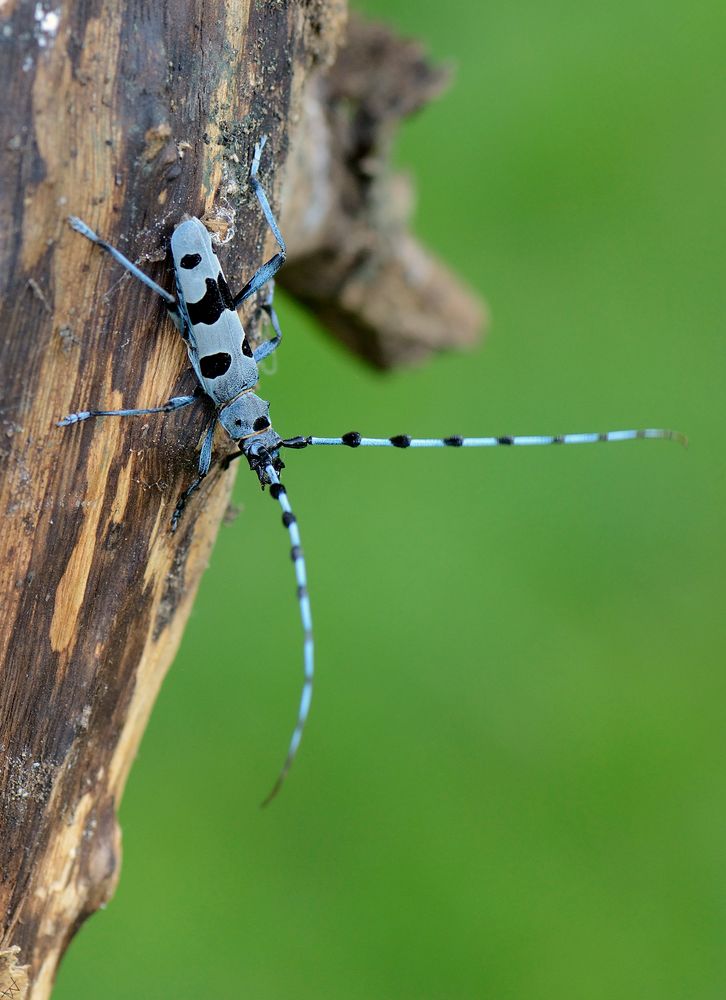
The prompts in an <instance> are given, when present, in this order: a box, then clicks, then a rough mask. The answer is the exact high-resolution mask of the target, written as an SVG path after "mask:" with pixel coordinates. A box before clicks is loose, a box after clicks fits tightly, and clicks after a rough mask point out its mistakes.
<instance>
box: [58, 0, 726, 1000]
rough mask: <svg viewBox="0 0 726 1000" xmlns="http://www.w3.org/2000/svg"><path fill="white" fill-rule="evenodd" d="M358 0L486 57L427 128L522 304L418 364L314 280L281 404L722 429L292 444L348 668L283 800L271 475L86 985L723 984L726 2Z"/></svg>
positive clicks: (441, 166) (456, 993)
mask: <svg viewBox="0 0 726 1000" xmlns="http://www.w3.org/2000/svg"><path fill="white" fill-rule="evenodd" d="M358 6H359V7H360V8H362V9H364V10H367V11H369V12H370V13H371V14H374V15H377V16H384V17H385V18H387V19H388V20H390V21H391V22H393V23H394V24H397V25H398V26H399V27H400V28H401V29H402V30H403V31H404V32H405V33H407V34H410V35H414V36H417V37H419V38H421V39H422V40H424V41H425V43H426V44H427V46H428V47H429V49H430V51H431V53H432V54H433V55H434V56H435V57H436V58H437V59H439V60H453V61H454V63H455V65H456V67H457V74H456V81H455V84H454V86H453V87H452V88H451V89H450V90H449V92H448V93H447V94H446V95H445V96H444V97H443V99H441V100H440V101H439V102H438V103H437V104H436V105H434V106H432V107H431V108H430V109H427V110H426V111H425V112H424V113H422V114H421V115H420V116H419V117H418V118H417V119H416V120H415V121H413V122H412V123H410V124H409V125H408V126H407V128H406V130H405V132H404V134H403V135H402V138H401V140H400V143H399V145H398V150H397V158H398V162H399V163H400V164H401V165H402V166H405V167H406V168H408V169H410V170H411V171H412V172H414V173H415V175H416V177H417V182H418V189H419V195H420V198H419V208H418V213H417V221H416V228H417V231H418V232H419V233H420V235H421V236H422V238H424V239H425V240H426V241H427V242H428V243H429V244H430V245H431V246H432V247H433V248H435V249H436V250H437V252H438V253H439V254H441V255H442V256H443V257H444V258H445V259H446V260H448V261H449V262H450V263H451V265H452V266H453V267H454V268H455V269H456V270H457V271H458V272H459V273H460V274H461V275H463V276H464V277H465V278H466V279H467V280H468V281H469V282H470V283H471V284H472V285H474V286H476V287H477V288H479V289H480V290H481V292H482V293H483V294H484V295H485V296H486V298H487V300H488V302H489V303H490V306H491V310H492V317H493V323H492V327H491V333H490V336H489V337H488V339H487V340H486V342H485V344H484V345H483V346H482V347H480V348H479V349H477V350H475V351H474V352H473V353H471V354H468V355H458V356H448V357H445V358H439V359H437V360H434V361H433V362H431V363H430V364H428V365H427V366H426V367H424V368H422V369H420V370H417V371H406V372H399V373H396V374H394V375H388V376H381V375H378V374H375V373H372V372H371V371H369V370H367V369H366V368H364V367H363V366H362V365H361V364H359V363H358V362H357V361H356V360H355V359H353V358H352V357H350V356H349V355H347V354H345V353H343V352H342V351H341V350H340V349H338V347H336V346H335V345H334V344H333V343H332V342H331V341H330V340H329V339H328V338H327V337H325V336H323V335H321V333H320V332H319V331H318V329H316V326H315V324H314V322H313V321H312V320H311V319H310V318H309V317H308V316H306V315H304V314H303V313H302V312H301V311H300V310H299V309H298V308H297V307H296V306H295V305H294V304H291V303H289V302H283V304H282V305H281V308H280V311H281V314H282V321H283V325H284V329H285V331H286V339H285V344H284V346H283V349H282V350H281V351H280V353H279V362H278V371H277V374H276V375H275V376H274V377H270V378H269V379H268V380H266V382H265V384H264V394H265V396H266V397H267V398H269V399H271V400H272V401H273V416H274V420H275V423H276V426H277V427H278V429H279V430H280V431H282V432H283V433H291V434H293V433H317V434H322V435H325V434H338V433H341V432H344V431H347V430H350V429H353V428H355V429H358V430H360V431H365V432H367V433H369V434H372V435H388V434H392V433H399V432H402V431H406V432H409V433H412V434H414V433H415V434H420V435H426V436H428V435H440V434H454V433H462V434H468V435H477V434H486V433H495V434H503V433H536V432H563V431H578V430H590V429H595V430H599V429H606V428H620V427H630V426H641V425H645V426H647V425H664V426H674V427H677V428H679V429H682V430H684V431H687V432H688V434H689V436H690V439H691V444H690V448H689V449H688V450H687V451H686V450H683V449H681V448H678V447H677V446H675V445H669V444H665V443H641V442H637V443H635V444H631V445H613V446H602V447H593V448H582V449H577V448H569V449H567V448H563V449H549V450H537V449H531V450H527V449H524V450H521V451H514V450H511V449H501V450H500V451H497V452H481V451H469V452H460V451H447V452H444V453H439V452H379V451H373V450H371V451H370V452H351V451H349V450H346V449H340V450H330V451H328V450H323V449H321V450H320V451H312V452H309V453H300V454H291V455H290V456H289V459H288V469H287V474H286V480H287V484H288V487H289V490H290V496H291V499H292V503H293V506H294V508H295V511H296V513H297V515H298V518H299V521H300V525H301V530H302V534H303V541H304V543H305V549H306V553H307V557H308V571H309V576H310V581H311V592H312V596H313V611H314V616H315V624H316V635H317V666H318V682H317V691H316V698H315V702H314V711H313V713H312V716H311V721H310V725H309V728H308V731H307V734H306V738H305V741H304V744H303V749H302V753H301V756H300V758H299V760H298V763H297V765H296V767H295V769H294V771H293V773H292V774H291V778H290V780H289V782H288V784H287V786H286V788H285V790H284V794H283V795H282V796H281V797H280V799H279V800H278V801H277V802H276V803H275V804H274V806H273V807H271V808H270V809H268V810H266V811H261V810H260V809H259V807H258V804H259V802H260V800H261V799H262V797H263V796H264V795H265V793H266V792H267V791H268V789H269V787H270V784H271V782H272V780H273V779H274V776H275V774H276V773H277V769H278V767H279V765H280V762H281V759H282V757H283V755H284V751H285V748H286V746H287V742H288V739H289V735H290V730H291V726H292V723H293V720H294V715H295V711H296V707H297V701H298V697H299V688H300V678H301V662H300V661H301V641H300V630H299V623H298V619H297V609H296V605H295V598H294V586H293V578H292V569H291V565H290V562H289V559H288V555H287V547H288V543H287V540H286V539H285V538H284V537H283V535H282V534H281V532H280V526H279V514H278V513H276V512H275V511H274V510H273V509H272V508H271V506H270V501H269V500H267V499H264V498H263V497H261V495H260V494H259V491H258V489H257V488H256V486H255V483H254V482H253V481H252V480H251V478H250V476H249V474H245V473H244V471H242V473H241V475H240V478H239V480H238V484H237V490H236V499H237V501H238V502H239V503H240V504H243V505H244V512H243V514H242V516H241V517H240V518H238V520H237V522H236V523H235V524H233V525H231V526H228V527H225V528H223V529H222V532H221V536H220V544H219V545H218V547H217V550H216V552H215V554H214V558H213V560H212V565H211V567H210V569H209V572H208V573H207V575H206V577H205V580H204V582H203V586H202V589H201V593H200V595H199V600H198V601H197V604H196V607H195V610H194V613H193V615H192V619H191V621H190V623H189V627H188V629H187V632H186V636H185V638H184V643H183V646H182V650H181V653H180V655H179V657H178V659H177V662H176V664H175V666H174V668H173V669H172V671H171V673H170V675H169V677H168V679H167V681H166V682H165V685H164V688H163V691H162V693H161V697H160V699H159V702H158V705H157V707H156V709H155V712H154V715H153V717H152V720H151V725H150V727H149V730H148V732H147V735H146V738H145V740H144V743H143V746H142V748H141V752H140V755H139V758H138V760H137V763H136V765H135V767H134V769H133V772H132V774H131V779H130V782H129V785H128V789H127V792H126V797H125V799H124V802H123V807H122V809H121V820H122V824H123V832H124V863H123V874H122V878H121V883H120V885H119V889H118V892H117V894H116V897H115V899H114V900H113V902H112V903H111V905H110V906H109V907H108V909H107V910H106V911H105V912H103V913H100V914H98V915H97V916H94V917H93V919H92V920H90V921H89V923H88V924H87V925H86V926H85V927H84V928H83V929H82V931H81V932H80V934H79V935H78V937H77V939H76V940H75V941H74V943H73V944H72V946H71V948H70V951H69V954H68V956H67V958H66V961H65V963H64V965H63V967H62V970H61V973H60V978H59V983H58V987H57V990H56V993H55V997H56V1000H71V998H72V1000H81V998H98V997H103V998H107V1000H113V998H117V997H118V998H121V997H123V998H127V997H129V996H137V997H144V998H146V997H152V998H155V997H159V998H167V997H169V998H172V997H173V998H177V997H215V998H220V997H221V998H237V997H253V998H256V1000H273V998H274V1000H277V998H282V997H295V998H296V1000H307V998H325V1000H327V998H340V1000H378V998H395V1000H399V998H410V1000H414V998H415V1000H421V998H425V1000H434V998H435V1000H450V998H452V1000H453V998H456V1000H459V998H479V997H486V998H494V1000H506V998H517V1000H540V998H542V1000H554V998H557V1000H582V998H587V1000H590V998H597V1000H600V998H602V1000H605V998H607V1000H612V998H613V997H618V998H638V1000H643V998H651V997H652V998H658V1000H663V998H668V1000H670V998H689V1000H693V998H714V1000H715V998H723V997H725V996H726V949H725V947H724V943H725V940H726V876H725V869H726V830H725V829H724V826H725V823H726V795H725V789H724V767H723V741H724V722H725V719H724V715H725V714H726V713H725V712H724V695H725V693H726V692H725V690H724V688H725V685H724V639H725V634H724V633H725V632H726V629H725V626H724V594H723V587H722V576H723V564H724V548H725V545H724V540H725V532H724V527H723V524H724V508H725V503H724V501H725V499H726V489H725V486H726V484H725V482H724V462H723V453H724V444H723V435H724V420H723V412H724V411H723V406H722V398H723V384H724V377H725V375H726V341H725V340H724V329H723V327H724V305H725V304H726V303H724V294H723V266H724V253H723V249H722V248H723V242H724V238H725V237H724V221H725V220H726V213H725V211H724V209H725V204H724V202H725V200H726V199H725V197H724V174H725V170H724V167H725V165H726V128H725V127H724V109H725V108H726V76H725V74H724V47H725V45H724V43H725V40H726V9H725V8H724V5H723V3H722V2H716V0H701V2H699V3H697V4H691V5H686V4H683V3H675V2H671V0H665V2H661V3H659V4H654V3H652V2H650V0H627V2H626V0H614V2H611V3H609V4H601V3H595V2H592V0H585V2H583V0H578V2H574V0H571V2H570V0H562V2H556V0H546V2H541V0H540V2H534V0H529V2H526V0H517V2H514V3H511V4H481V3H479V2H473V0H466V2H459V3H456V4H448V5H442V4H440V3H434V2H432V0H426V2H421V0H418V2H415V3H414V2H413V0H385V2H384V0H369V2H366V3H359V4H358ZM261 595H266V596H265V597H264V598H261ZM253 623H254V628H251V627H250V626H251V625H252V624H253Z"/></svg>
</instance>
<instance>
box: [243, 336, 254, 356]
mask: <svg viewBox="0 0 726 1000" xmlns="http://www.w3.org/2000/svg"><path fill="white" fill-rule="evenodd" d="M242 353H243V354H244V356H245V357H246V358H251V357H253V356H254V355H253V354H252V348H251V347H250V345H249V341H248V340H247V337H245V339H244V340H243V341H242Z"/></svg>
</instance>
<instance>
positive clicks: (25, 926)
mask: <svg viewBox="0 0 726 1000" xmlns="http://www.w3.org/2000/svg"><path fill="white" fill-rule="evenodd" d="M136 11H137V7H135V6H134V5H128V4H125V3H123V2H122V0H106V2H105V3H102V4H100V5H90V6H89V5H88V4H83V3H80V2H79V0H61V2H60V3H59V5H54V6H53V7H52V8H51V7H50V6H49V8H48V10H46V7H45V6H44V5H42V4H28V3H26V2H23V0H8V2H7V3H5V4H4V5H3V6H2V9H1V10H0V46H2V55H3V58H2V60H0V79H1V80H2V83H3V88H4V91H3V92H4V93H5V112H4V114H3V117H2V122H1V123H0V130H1V134H0V157H2V178H3V184H2V189H1V190H0V205H1V206H2V221H3V224H2V229H1V231H0V295H1V300H0V316H1V320H2V325H1V327H0V328H1V329H2V331H3V333H2V341H1V342H0V357H1V359H2V360H1V364H2V369H1V370H2V389H1V396H0V455H1V457H2V465H1V468H2V477H1V479H0V502H1V503H2V512H3V528H4V530H3V532H2V536H1V538H0V550H1V554H0V775H1V776H2V777H1V778H0V788H1V790H2V812H1V814H0V900H1V901H2V931H1V933H0V996H8V997H12V998H13V1000H18V998H21V1000H25V998H33V1000H41V998H44V997H47V996H49V995H50V992H51V989H52V984H53V980H54V977H55V972H56V969H57V965H58V962H59V960H60V958H61V956H62V954H63V952H64V950H65V948H66V947H67V945H68V943H69V941H70V939H71V938H72V936H73V934H74V933H75V931H76V930H77V928H78V927H79V926H80V924H81V923H82V922H83V920H84V919H85V918H86V917H87V916H89V915H90V914H91V913H93V912H94V911H95V910H96V909H97V908H98V907H99V906H101V905H102V904H103V903H104V902H105V901H107V900H108V899H109V898H110V896H111V895H112V894H113V891H114V887H115V884H116V881H117V879H118V874H119V864H120V835H119V829H118V824H117V819H116V810H117V807H118V804H119V800H120V798H121V794H122V791H123V787H124V784H125V781H126V778H127V775H128V771H129V768H130V766H131V763H132V761H133V758H134V754H135V752H136V748H137V746H138V743H139V740H140V738H141V735H142V732H143V729H144V726H145V724H146V721H147V719H148V716H149V713H150V711H151V707H152V705H153V702H154V699H155V697H156V694H157V691H158V689H159V686H160V684H161V681H162V678H163V676H164V673H165V672H166V670H167V668H168V666H169V664H170V662H171V660H172V659H173V656H174V653H175V652H176V649H177V646H178V644H179V640H180V637H181V633H182V630H183V628H184V624H185V622H186V619H187V616H188V614H189V610H190V607H191V604H192V601H193V599H194V595H195V592H196V589H197V585H198V582H199V578H200V576H201V573H202V572H203V570H204V568H205V566H206V564H207V562H208V560H209V555H210V551H211V547H212V544H213V541H214V538H215V535H216V531H217V528H218V526H219V523H220V521H221V519H222V517H223V514H224V512H225V509H226V507H227V503H228V498H229V493H230V490H231V487H232V481H233V474H231V473H230V474H226V475H224V476H222V475H221V474H220V473H219V472H214V473H213V474H212V475H210V477H209V479H208V481H207V483H206V484H205V487H204V489H203V491H202V495H201V497H200V498H199V499H198V500H197V502H196V504H195V508H194V511H193V514H192V516H188V517H187V518H186V520H185V521H182V525H181V527H180V530H179V531H178V532H177V534H176V535H174V536H172V535H171V534H170V532H169V518H170V515H171V511H172V510H173V507H174V504H175V501H176V498H177V496H178V494H179V493H180V492H181V490H182V489H183V488H184V487H185V485H187V484H188V482H189V481H190V479H191V478H192V477H193V475H194V468H195V449H196V447H197V446H198V444H199V438H200V433H201V431H202V427H201V425H200V421H199V413H198V412H197V413H194V412H188V411H186V410H183V411H180V412H179V413H177V414H172V415H170V416H168V417H166V418H163V417H159V418H156V417H150V418H148V419H147V418H136V419H133V420H127V421H125V420H115V419H108V420H102V421H98V422H92V421H89V423H87V424H82V425H80V426H79V427H76V428H71V429H62V430H61V429H58V428H57V427H56V426H55V421H56V420H57V419H58V418H59V417H60V416H62V415H64V414H66V413H69V412H71V411H73V410H77V409H80V408H84V407H88V406H93V405H103V406H104V407H108V408H114V407H120V406H122V405H123V406H125V407H135V406H149V405H156V404H158V403H161V402H163V401H164V400H165V399H167V398H168V397H169V396H170V395H172V394H174V393H183V392H188V391H190V390H191V388H192V387H193V384H194V381H193V378H192V376H191V375H190V372H189V367H188V363H187V361H186V356H185V352H184V349H183V345H182V343H181V341H180V339H179V337H178V335H177V333H176V331H175V330H174V328H173V326H172V325H171V323H170V322H168V321H167V319H166V317H165V313H164V309H163V306H162V305H161V303H159V302H158V301H157V300H156V299H155V298H154V296H153V295H152V293H151V292H149V291H148V290H146V289H144V288H143V287H142V286H140V285H138V284H137V283H135V282H133V281H132V280H130V279H129V277H128V276H125V275H124V274H123V273H122V272H121V270H120V269H119V268H118V267H117V266H115V265H114V264H113V262H112V261H111V260H110V259H109V258H108V257H107V256H105V255H104V254H102V253H101V252H100V251H98V249H97V248H94V247H93V246H91V245H90V244H89V243H88V242H87V241H85V240H84V239H82V238H81V237H80V236H78V235H77V234H75V233H73V232H72V231H71V230H70V229H69V227H68V226H67V224H66V217H67V215H69V214H75V215H79V216H80V217H81V218H82V219H84V220H86V221H87V222H88V223H89V224H90V225H91V226H93V227H94V228H95V229H96V230H97V231H98V232H99V233H101V234H102V235H103V236H104V237H105V238H106V239H108V240H109V242H111V243H113V244H114V245H116V246H118V247H119V248H120V249H121V250H123V251H124V252H125V253H127V255H129V256H130V257H131V258H132V259H134V260H136V261H137V262H138V263H139V264H140V266H142V267H143V268H144V269H145V270H147V271H148V272H149V273H150V274H151V275H152V277H154V278H155V280H158V281H159V282H160V283H161V284H163V285H164V286H165V287H171V285H170V273H169V267H168V264H167V263H166V262H165V259H166V241H167V239H168V236H169V234H170V232H171V229H172V228H173V226H174V224H175V223H176V222H177V221H178V220H179V218H180V216H181V215H182V214H183V213H184V212H188V213H189V214H194V215H198V216H200V217H203V218H204V220H205V222H206V223H207V224H208V225H209V227H210V228H211V229H212V230H213V231H216V233H217V234H218V237H219V239H220V240H221V241H222V242H224V243H226V244H228V245H227V246H226V247H225V249H224V250H223V251H222V254H221V256H222V260H223V263H224V266H225V271H226V273H227V276H228V278H230V279H231V281H230V283H231V282H232V280H236V281H238V282H239V284H242V282H243V281H244V279H245V278H247V277H249V275H251V274H252V272H253V271H254V269H255V267H256V266H257V265H258V264H259V262H260V261H261V260H262V258H263V254H264V251H265V246H264V244H265V241H266V240H267V238H268V234H267V232H266V227H265V224H264V220H263V219H262V216H261V213H260V211H259V207H258V205H257V204H256V201H255V199H254V198H253V197H251V193H250V191H249V187H248V172H249V163H250V156H251V152H252V148H253V146H254V142H255V140H256V139H257V138H258V137H259V136H260V135H262V134H267V135H268V136H269V140H268V144H267V147H266V150H265V159H264V162H263V167H262V173H263V176H264V182H265V186H266V188H267V190H268V192H270V193H271V194H272V200H273V203H274V204H275V206H276V208H279V209H280V211H281V215H282V222H283V229H284V230H285V233H286V236H287V238H288V241H289V245H290V258H289V263H288V265H287V266H286V268H285V269H284V270H283V272H282V273H281V283H282V284H284V285H286V286H287V287H288V288H289V289H290V290H291V292H292V293H293V294H295V295H296V296H298V297H299V298H300V299H301V300H302V301H303V302H305V303H307V304H308V305H309V306H311V307H312V308H313V309H314V310H315V311H316V312H317V313H318V314H319V315H320V317H321V319H322V320H323V322H324V323H325V324H326V325H327V326H328V328H329V329H330V331H331V332H332V333H333V334H334V335H336V336H337V337H339V338H341V339H342V340H343V341H344V343H346V344H347V345H348V346H349V347H350V348H351V349H353V350H355V351H356V352H357V353H358V354H359V355H361V356H362V357H364V358H366V359H367V360H368V361H369V362H371V363H373V364H375V365H377V366H381V367H385V366H389V365H392V364H400V363H402V362H408V361H413V360H416V361H417V360H420V359H421V358H423V357H425V356H426V355H427V354H428V353H430V352H431V351H433V350H440V349H443V348H447V347H459V346H465V345H467V344H470V343H471V342H472V341H473V339H474V337H475V335H476V332H477V329H478V327H479V326H480V325H481V321H482V316H483V313H482V308H481V306H480V304H479V303H477V302H476V301H475V300H474V299H473V298H472V297H471V295H470V294H469V293H468V292H466V291H465V290H464V289H463V288H462V287H461V286H460V284H459V283H458V282H457V281H456V280H455V279H454V277H453V276H452V275H451V274H450V272H449V271H448V270H447V269H446V268H445V267H444V266H443V265H442V264H440V263H439V262H437V261H436V260H435V259H434V258H433V257H432V256H431V255H430V254H428V253H427V252H426V251H424V250H423V248H421V247H420V246H419V245H418V244H417V243H416V242H415V241H414V240H413V238H412V237H411V236H410V235H409V234H408V232H407V230H406V222H407V218H408V214H409V207H410V206H409V202H410V190H409V188H408V186H407V184H406V183H403V182H401V181H400V180H396V179H392V178H391V177H390V175H389V172H388V166H387V155H388V152H389V148H390V144H391V140H392V138H393V135H394V134H395V130H396V128H397V126H398V123H399V121H400V120H401V118H402V117H404V116H405V115H407V114H410V113H411V112H412V111H414V110H416V109H417V108H419V107H420V106H421V105H422V104H423V103H424V102H425V101H426V100H428V99H430V98H431V97H432V96H433V95H434V94H435V93H436V92H438V90H439V89H440V88H441V86H442V84H443V82H444V77H443V75H442V74H441V72H440V71H438V70H436V69H434V68H432V67H431V66H429V64H428V62H427V60H426V59H425V57H424V55H423V53H422V51H421V49H420V47H419V46H418V45H416V44H415V43H411V42H403V41H401V40H399V39H397V38H395V37H394V36H392V35H391V34H390V33H389V32H388V31H386V30H384V29H382V28H380V27H376V26H370V25H366V24H364V23H363V22H360V21H353V22H351V25H350V28H349V30H348V33H347V34H346V9H345V3H344V0H296V2H293V0H277V2H260V0H226V2H223V0H208V2H207V3H205V4H204V5H203V6H202V7H198V6H196V5H191V4H188V3H185V2H184V0H164V2H160V3H158V4H149V5H147V6H145V7H144V14H143V18H141V17H140V16H139V17H138V18H137V15H136V13H135V12H136ZM288 150H289V153H290V156H289V157H288ZM281 192H282V193H281ZM227 446H228V445H225V442H224V441H223V440H222V439H221V438H219V439H218V440H217V442H216V447H217V451H218V452H219V451H220V450H223V449H224V448H225V447H227ZM240 530H244V528H243V527H241V528H240Z"/></svg>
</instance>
